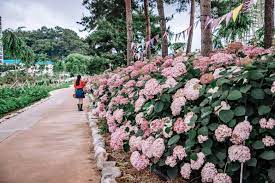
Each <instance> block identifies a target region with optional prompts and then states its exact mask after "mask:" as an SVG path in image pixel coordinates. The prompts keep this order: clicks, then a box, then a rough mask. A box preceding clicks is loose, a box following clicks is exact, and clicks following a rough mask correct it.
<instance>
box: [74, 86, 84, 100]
mask: <svg viewBox="0 0 275 183" xmlns="http://www.w3.org/2000/svg"><path fill="white" fill-rule="evenodd" d="M75 98H85V93H84V91H83V89H82V88H80V89H76V90H75Z"/></svg>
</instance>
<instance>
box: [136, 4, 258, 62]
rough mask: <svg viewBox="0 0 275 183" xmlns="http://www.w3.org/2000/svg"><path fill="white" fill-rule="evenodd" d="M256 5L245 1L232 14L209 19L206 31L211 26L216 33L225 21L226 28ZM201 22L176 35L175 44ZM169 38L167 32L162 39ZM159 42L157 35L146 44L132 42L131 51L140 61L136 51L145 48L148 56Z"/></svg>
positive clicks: (139, 54)
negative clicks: (149, 49) (150, 50)
mask: <svg viewBox="0 0 275 183" xmlns="http://www.w3.org/2000/svg"><path fill="white" fill-rule="evenodd" d="M256 3H257V0H243V3H242V4H240V5H239V6H238V7H236V8H235V9H233V10H231V11H230V12H228V13H227V14H225V15H223V16H221V17H218V18H211V17H207V19H206V24H205V28H204V29H206V28H207V27H208V26H211V30H212V31H214V30H215V29H216V28H217V27H218V26H219V25H220V24H221V23H222V22H223V21H225V24H226V26H228V24H229V22H230V21H231V20H233V21H234V22H236V20H237V18H238V15H239V14H240V13H241V12H247V11H248V10H249V9H250V8H251V7H252V6H253V4H256ZM199 22H200V20H197V21H196V22H195V23H194V24H193V25H190V26H189V27H188V28H186V29H184V30H183V31H181V32H179V33H177V34H175V42H177V40H179V39H180V38H181V37H183V39H185V38H186V37H188V36H189V34H190V31H191V29H192V27H193V26H195V28H196V27H197V26H198V24H199ZM167 37H168V32H165V33H164V35H163V37H162V38H167ZM158 41H159V35H156V36H154V37H153V38H151V39H150V40H148V41H146V42H145V44H141V43H134V42H132V43H131V50H132V53H133V56H134V57H136V58H137V59H140V58H141V53H134V52H135V49H137V48H139V47H140V46H142V48H144V49H143V52H142V54H146V52H147V50H148V48H149V47H150V48H151V46H153V45H155V43H158Z"/></svg>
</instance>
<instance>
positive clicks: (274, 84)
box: [271, 81, 275, 93]
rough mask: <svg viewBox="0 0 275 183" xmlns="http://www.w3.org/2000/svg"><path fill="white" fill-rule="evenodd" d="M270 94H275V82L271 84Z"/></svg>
mask: <svg viewBox="0 0 275 183" xmlns="http://www.w3.org/2000/svg"><path fill="white" fill-rule="evenodd" d="M271 93H275V81H273V83H272V86H271Z"/></svg>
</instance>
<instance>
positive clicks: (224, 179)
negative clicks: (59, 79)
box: [213, 173, 232, 183]
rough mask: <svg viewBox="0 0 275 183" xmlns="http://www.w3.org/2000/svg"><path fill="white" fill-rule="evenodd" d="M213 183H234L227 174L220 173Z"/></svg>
mask: <svg viewBox="0 0 275 183" xmlns="http://www.w3.org/2000/svg"><path fill="white" fill-rule="evenodd" d="M213 183H232V179H231V177H229V176H228V175H227V174H225V173H218V174H217V175H216V176H215V177H214V179H213Z"/></svg>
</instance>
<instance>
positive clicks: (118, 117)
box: [113, 109, 124, 123]
mask: <svg viewBox="0 0 275 183" xmlns="http://www.w3.org/2000/svg"><path fill="white" fill-rule="evenodd" d="M113 116H114V118H115V120H116V121H117V122H118V123H121V122H122V120H123V116H124V111H123V109H117V110H115V112H114V114H113Z"/></svg>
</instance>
